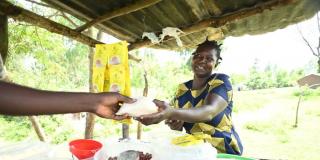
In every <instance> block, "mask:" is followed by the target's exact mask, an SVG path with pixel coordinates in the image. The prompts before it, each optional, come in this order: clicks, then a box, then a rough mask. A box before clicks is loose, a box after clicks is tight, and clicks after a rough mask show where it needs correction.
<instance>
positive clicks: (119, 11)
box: [76, 0, 161, 32]
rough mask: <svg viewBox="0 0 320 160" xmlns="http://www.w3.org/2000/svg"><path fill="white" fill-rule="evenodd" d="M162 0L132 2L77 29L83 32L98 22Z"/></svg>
mask: <svg viewBox="0 0 320 160" xmlns="http://www.w3.org/2000/svg"><path fill="white" fill-rule="evenodd" d="M160 1H161V0H140V1H138V2H136V3H134V4H131V5H128V6H125V7H123V8H120V9H116V10H113V11H110V12H107V13H105V14H104V15H102V16H100V17H98V18H96V19H94V20H92V21H90V22H88V23H86V24H84V25H82V26H80V27H79V28H77V29H76V31H77V32H82V31H84V30H86V29H88V28H89V27H91V26H93V25H95V24H97V23H101V22H104V21H107V20H110V19H112V18H115V17H119V16H122V15H125V14H129V13H131V12H134V11H137V10H140V9H143V8H146V7H149V6H151V5H154V4H156V3H158V2H160Z"/></svg>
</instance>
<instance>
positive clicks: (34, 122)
mask: <svg viewBox="0 0 320 160" xmlns="http://www.w3.org/2000/svg"><path fill="white" fill-rule="evenodd" d="M28 118H29V120H30V121H31V124H32V126H33V128H34V130H35V131H36V133H37V136H38V138H39V140H40V141H42V142H45V141H46V136H45V133H44V131H43V130H42V128H41V125H40V124H39V122H38V120H37V117H36V116H28Z"/></svg>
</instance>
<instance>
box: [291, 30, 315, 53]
mask: <svg viewBox="0 0 320 160" xmlns="http://www.w3.org/2000/svg"><path fill="white" fill-rule="evenodd" d="M296 27H297V30H298V31H299V34H300V36H301V38H302V39H303V41H304V42H305V43H306V44H307V46H308V47H309V49H310V50H311V52H312V54H313V55H314V56H316V57H318V55H317V54H316V52H315V51H314V50H313V49H312V47H311V45H310V43H309V42H308V41H307V39H306V38H305V37H304V35H303V34H302V32H301V30H300V28H299V26H298V25H296Z"/></svg>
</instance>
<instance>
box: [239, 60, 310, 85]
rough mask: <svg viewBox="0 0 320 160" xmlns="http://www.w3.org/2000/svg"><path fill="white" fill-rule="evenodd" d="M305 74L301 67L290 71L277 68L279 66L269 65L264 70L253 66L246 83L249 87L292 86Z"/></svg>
mask: <svg viewBox="0 0 320 160" xmlns="http://www.w3.org/2000/svg"><path fill="white" fill-rule="evenodd" d="M303 75H304V73H303V70H301V69H299V70H294V71H291V72H288V71H286V70H282V69H279V68H277V66H270V65H269V66H267V67H266V68H265V69H264V70H263V71H259V70H258V69H257V68H256V67H255V66H253V67H252V68H251V69H250V74H249V78H248V79H247V80H246V81H245V85H246V86H247V87H248V88H249V89H265V88H281V87H292V86H294V85H295V84H296V81H297V80H298V79H299V78H301V77H302V76H303Z"/></svg>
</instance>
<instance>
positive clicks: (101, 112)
mask: <svg viewBox="0 0 320 160" xmlns="http://www.w3.org/2000/svg"><path fill="white" fill-rule="evenodd" d="M99 96H101V97H100V101H99V102H98V103H97V105H96V107H95V110H94V112H93V113H95V114H96V115H98V116H99V117H102V118H107V119H114V120H122V119H126V118H128V117H129V116H128V115H127V114H125V115H116V114H115V113H116V112H117V111H118V110H119V108H120V105H119V104H121V103H134V102H135V101H136V100H134V99H132V98H129V97H127V96H124V95H121V94H119V93H116V92H114V93H113V92H110V93H99Z"/></svg>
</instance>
